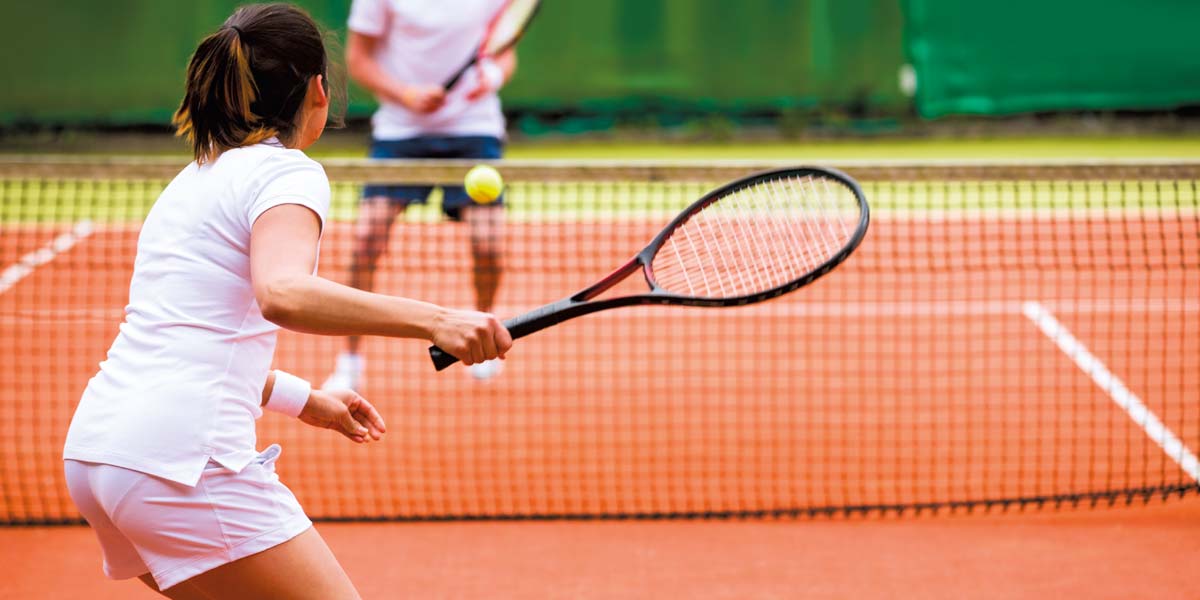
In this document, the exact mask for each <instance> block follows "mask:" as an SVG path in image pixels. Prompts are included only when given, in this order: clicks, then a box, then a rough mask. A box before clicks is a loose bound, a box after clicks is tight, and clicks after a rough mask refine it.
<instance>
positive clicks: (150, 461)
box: [63, 139, 330, 586]
mask: <svg viewBox="0 0 1200 600" xmlns="http://www.w3.org/2000/svg"><path fill="white" fill-rule="evenodd" d="M329 201H330V189H329V180H328V178H327V177H326V176H325V171H324V169H323V168H322V167H321V165H320V164H318V163H317V162H315V161H313V160H311V159H309V158H308V157H307V156H305V155H304V153H303V152H300V151H299V150H289V149H287V148H284V147H283V146H282V145H280V144H279V142H278V141H277V140H274V139H272V140H268V141H267V142H264V143H262V144H257V145H254V146H250V147H246V148H237V149H233V150H228V151H226V152H224V153H223V154H222V155H221V156H220V157H219V158H217V159H216V160H215V161H213V162H211V163H210V164H206V165H204V166H199V165H197V164H196V163H194V162H193V163H192V164H190V165H188V166H187V167H186V168H185V169H184V170H183V171H182V172H180V173H179V175H178V176H176V178H175V179H174V180H173V181H172V182H171V184H170V185H168V186H167V188H166V189H165V190H163V192H162V194H161V195H160V196H159V198H158V200H157V201H156V202H155V204H154V207H153V209H152V210H151V211H150V214H149V215H148V216H147V217H146V220H145V222H144V224H143V227H142V231H141V234H140V236H139V238H138V249H137V259H136V262H135V264H134V271H133V278H132V280H131V281H130V285H129V304H128V306H126V307H125V322H124V323H122V324H121V327H120V333H119V334H118V335H117V338H116V340H115V341H114V342H113V344H112V347H111V348H110V349H109V351H108V357H107V359H106V360H105V361H104V362H102V363H100V372H99V373H97V374H96V376H95V377H93V378H92V379H91V381H89V382H88V386H87V388H86V389H85V390H84V392H83V396H82V398H81V399H80V402H79V407H78V408H77V409H76V412H75V416H74V418H73V419H72V421H71V427H70V430H69V431H68V432H67V441H66V447H65V448H64V451H63V458H64V459H66V460H68V461H79V462H81V463H90V464H92V465H93V466H94V465H111V466H113V467H120V468H122V469H123V470H127V471H131V472H132V471H136V472H137V473H139V474H144V475H143V477H144V478H146V479H152V480H156V481H158V482H160V483H161V484H162V485H163V486H165V487H164V489H173V490H176V491H178V492H179V493H180V494H183V495H185V496H186V495H187V494H191V493H195V489H193V488H196V486H197V485H198V484H201V485H202V486H209V487H211V486H212V485H216V479H215V478H214V477H213V474H212V471H213V470H214V469H216V470H217V471H220V472H223V473H232V474H241V473H242V472H243V471H244V470H246V469H247V466H248V465H251V464H252V463H253V464H258V463H259V462H261V461H262V460H263V459H262V456H261V455H260V454H259V452H258V451H257V450H256V448H255V445H256V437H255V423H254V421H255V419H257V418H258V417H259V416H261V415H262V409H261V407H260V404H261V402H262V390H263V385H264V384H265V382H266V379H267V373H268V371H269V369H270V366H271V361H272V357H273V355H274V352H275V337H276V332H277V331H278V329H279V327H278V326H276V325H275V324H273V323H271V322H269V321H267V320H266V319H264V318H263V316H262V313H261V311H260V310H259V307H258V302H257V301H256V300H255V297H254V290H253V287H252V285H251V281H250V232H251V228H252V226H253V224H254V222H255V220H257V219H258V217H259V216H260V215H262V214H263V213H264V212H265V211H267V210H268V209H270V208H273V207H275V206H279V205H281V204H298V205H301V206H305V207H307V208H308V209H310V210H312V211H313V212H314V213H315V214H316V215H317V216H318V217H319V219H320V220H321V222H322V225H323V224H324V220H325V215H326V213H327V212H328V210H329ZM77 467H78V465H76V466H75V467H69V469H68V471H69V472H70V471H71V470H72V469H74V471H75V472H76V475H78V471H79V469H78V468H77ZM104 471H106V472H110V471H111V470H108V469H104ZM117 479H119V478H117ZM202 479H203V480H204V481H203V482H202ZM227 479H229V480H230V481H233V480H236V478H227ZM112 480H113V478H111V477H110V478H109V481H112ZM87 481H89V479H88V478H86V477H85V478H80V477H75V478H74V479H73V480H72V481H69V482H68V483H69V484H74V485H76V486H78V485H82V483H83V482H87ZM122 481H123V480H122ZM222 481H224V479H223V480H222ZM146 485H150V484H146ZM156 485H157V484H156ZM233 485H237V484H236V483H235V484H233ZM272 485H274V486H278V488H281V489H282V491H278V490H277V492H278V493H279V494H283V493H286V495H287V496H290V492H287V489H286V488H284V487H283V486H282V484H279V483H278V481H274V482H273V484H272ZM102 487H105V489H104V490H91V489H81V488H78V487H72V488H71V490H70V491H71V494H72V497H75V498H81V497H89V496H91V497H96V498H98V499H99V500H100V505H101V506H103V507H104V508H105V510H107V511H109V513H108V518H109V519H110V520H112V521H113V522H115V523H116V527H117V530H120V528H121V522H120V520H118V519H115V518H114V516H115V515H113V514H112V511H113V510H115V509H116V508H118V507H125V508H124V510H129V508H128V507H127V505H129V504H130V502H131V501H133V502H134V504H133V506H139V507H140V506H141V504H142V503H144V502H145V499H144V498H143V499H138V498H136V497H131V499H129V500H125V501H121V500H120V498H117V497H114V496H113V494H112V487H111V486H102ZM138 488H139V486H131V487H130V490H136V489H138ZM196 489H198V488H196ZM101 492H103V493H101ZM130 493H133V492H130ZM231 496H235V497H236V496H238V495H237V494H236V493H235V494H231ZM242 500H243V501H244V502H246V506H247V507H249V510H251V512H253V511H254V510H257V507H256V506H255V503H256V502H257V501H258V500H259V499H258V498H256V497H255V496H254V495H242ZM263 501H267V500H265V499H264V500H263ZM122 502H123V503H124V504H122ZM292 502H293V503H294V502H295V499H294V498H293V499H292ZM185 505H186V504H185ZM181 506H182V505H181ZM80 508H81V510H82V509H83V507H82V506H80ZM294 508H295V509H297V510H296V511H295V512H298V514H299V517H300V518H302V519H303V521H305V522H306V521H307V519H306V518H303V512H300V511H298V509H299V507H298V505H297V506H295V507H294ZM139 510H140V508H139ZM212 510H213V509H212V508H210V509H204V507H203V505H200V506H199V508H196V507H193V509H191V511H192V513H194V514H196V515H199V516H200V517H201V518H202V519H205V518H211V514H206V513H211V512H212ZM222 510H223V511H224V512H225V513H226V514H227V515H229V514H232V512H235V511H236V510H237V509H236V507H234V506H233V505H230V506H226V507H223V509H220V510H219V511H218V512H221V511H222ZM172 514H173V515H175V518H177V519H180V522H183V523H186V520H187V519H189V518H191V517H190V516H189V515H190V513H188V511H186V510H183V509H182V508H181V509H179V512H178V513H172ZM292 516H293V517H294V516H295V515H292ZM85 517H88V519H89V521H92V517H91V516H89V515H88V514H87V513H85ZM290 522H291V523H292V525H290V526H291V527H296V526H299V524H300V523H301V521H300V520H299V519H293V521H290ZM270 526H271V527H274V528H278V524H271V525H270ZM197 527H198V529H197V534H198V535H202V534H204V533H205V532H209V533H211V528H210V526H209V525H207V524H200V525H198V526H197ZM300 531H303V529H301V530H300ZM97 533H99V534H101V536H102V538H103V535H104V534H103V532H102V531H100V530H99V529H98V531H97ZM298 533H300V532H299V531H296V532H294V533H292V534H291V535H292V536H294V535H296V534H298ZM163 535H164V536H167V537H169V538H171V539H172V540H176V541H180V543H183V542H182V541H181V540H182V539H183V538H179V537H178V536H173V534H172V533H171V532H169V531H168V532H165V533H164V534H163ZM138 539H139V538H138V537H137V536H136V535H134V536H130V538H129V541H130V542H132V543H134V545H137V544H138ZM288 539H290V537H289V538H288ZM226 541H228V540H226ZM281 541H286V540H278V541H275V542H274V543H276V544H277V543H279V542H281ZM102 545H103V546H105V549H106V554H107V551H108V548H109V547H110V546H112V544H109V543H105V542H104V540H103V539H102ZM267 547H270V546H266V547H262V548H259V549H258V551H261V550H265V549H266V548H267ZM184 554H187V553H186V552H185V553H184ZM164 555H165V554H164ZM192 556H193V558H196V556H195V555H192ZM143 558H145V556H144V557H143ZM225 558H227V556H226V557H225ZM214 561H217V562H214ZM106 562H110V561H108V558H107V555H106ZM145 562H146V566H147V567H149V568H150V570H151V572H153V573H154V575H155V578H156V579H158V578H159V576H160V573H168V572H183V571H177V570H176V569H177V565H175V564H173V563H171V562H170V561H167V560H166V559H164V560H163V562H162V563H161V564H152V562H151V561H150V560H149V559H147V560H146V561H145ZM224 562H228V560H224V559H222V558H221V557H216V556H215V555H213V556H210V557H209V562H208V563H203V564H200V566H201V567H206V568H204V569H203V570H207V569H211V568H213V567H216V566H219V565H221V564H224ZM193 566H195V565H193ZM143 572H144V571H143ZM198 572H202V571H195V572H191V575H195V574H196V573H198ZM122 574H124V572H122ZM137 574H138V573H134V574H133V575H137ZM125 576H128V575H125ZM189 576H190V575H189ZM170 581H171V580H170V579H166V580H162V579H160V580H159V584H160V586H163V585H164V584H167V583H168V582H170ZM176 582H177V581H176Z"/></svg>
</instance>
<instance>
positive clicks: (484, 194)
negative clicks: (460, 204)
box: [463, 165, 504, 204]
mask: <svg viewBox="0 0 1200 600" xmlns="http://www.w3.org/2000/svg"><path fill="white" fill-rule="evenodd" d="M463 184H464V185H465V186H466V188H467V195H468V196H470V197H471V199H472V200H474V201H475V202H478V203H479V204H488V203H489V202H495V201H496V198H499V197H500V192H501V191H503V190H504V180H503V179H501V178H500V173H499V172H498V171H496V169H493V168H491V167H489V166H487V165H477V166H475V167H474V168H472V169H471V170H470V171H467V177H466V179H464V180H463Z"/></svg>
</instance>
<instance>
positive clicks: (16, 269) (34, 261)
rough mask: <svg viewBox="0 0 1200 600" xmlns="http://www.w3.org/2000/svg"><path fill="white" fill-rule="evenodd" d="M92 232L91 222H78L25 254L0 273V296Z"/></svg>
mask: <svg viewBox="0 0 1200 600" xmlns="http://www.w3.org/2000/svg"><path fill="white" fill-rule="evenodd" d="M93 230H94V228H93V226H92V222H91V221H86V220H85V221H80V222H78V223H76V224H75V226H74V227H72V228H71V230H70V231H67V232H65V233H62V234H60V235H59V236H58V237H56V238H54V239H53V240H51V241H50V243H49V244H46V245H45V246H42V247H41V248H38V249H37V250H34V251H33V252H30V253H29V254H26V255H25V256H22V257H21V260H18V261H17V262H15V263H13V264H12V265H11V266H9V267H8V268H7V269H5V270H4V272H3V273H0V294H3V293H4V292H7V291H8V288H10V287H12V286H14V285H16V283H17V282H18V281H20V280H22V279H24V278H25V276H26V275H29V274H30V273H32V272H33V270H34V269H36V268H38V267H40V266H42V265H44V264H46V263H48V262H50V261H52V260H54V257H56V256H58V255H59V254H62V253H63V252H66V251H67V250H70V249H71V247H72V246H74V245H75V244H77V243H79V240H82V239H83V238H86V237H87V236H89V235H92V231H93Z"/></svg>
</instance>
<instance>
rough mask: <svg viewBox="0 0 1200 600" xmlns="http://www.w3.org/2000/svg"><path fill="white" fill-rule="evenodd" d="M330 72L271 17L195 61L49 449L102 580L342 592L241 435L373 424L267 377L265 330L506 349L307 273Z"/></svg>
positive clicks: (270, 338)
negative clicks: (116, 281)
mask: <svg viewBox="0 0 1200 600" xmlns="http://www.w3.org/2000/svg"><path fill="white" fill-rule="evenodd" d="M327 67H328V57H327V55H326V51H325V47H324V44H323V42H322V38H321V34H320V32H319V30H318V28H317V26H316V24H315V23H314V22H313V21H312V19H311V18H309V17H308V15H306V14H304V13H303V12H301V11H300V10H298V9H296V8H293V7H291V6H288V5H283V4H272V5H255V6H248V7H244V8H241V9H239V10H238V11H237V12H235V13H234V14H233V15H232V16H231V17H230V18H229V19H228V20H227V21H226V22H225V24H224V25H223V26H222V27H221V28H220V29H219V30H218V31H217V32H216V33H214V34H212V35H210V36H209V37H207V38H206V39H204V41H202V42H201V43H200V45H199V47H198V48H197V49H196V52H195V54H194V55H193V56H192V59H191V62H190V64H189V66H188V72H187V90H186V94H185V97H184V100H183V102H182V104H181V106H180V108H179V110H178V112H177V113H176V115H175V123H176V126H177V128H178V133H179V134H180V135H182V136H185V137H186V138H187V139H188V140H189V141H190V143H191V145H192V148H193V151H194V155H195V161H194V162H192V163H191V164H189V165H188V166H187V167H186V168H185V169H184V170H183V171H182V172H181V173H180V174H179V175H178V176H177V177H176V178H175V179H174V181H172V182H171V184H170V185H168V186H167V188H166V189H165V190H164V191H163V193H162V195H161V196H159V198H158V201H157V202H156V203H155V205H154V208H153V209H152V210H151V211H150V214H149V215H148V216H147V218H146V220H145V223H144V225H143V228H142V232H141V235H140V237H139V239H138V251H137V259H136V262H135V264H134V272H133V278H132V281H131V282H130V288H129V304H128V306H127V307H126V309H125V310H126V313H125V321H124V323H122V324H121V327H120V333H119V334H118V335H117V338H116V340H115V341H114V342H113V344H112V347H111V348H110V349H109V351H108V357H107V359H106V360H105V361H104V362H102V363H101V364H100V371H99V373H98V374H97V375H96V376H95V377H93V378H92V379H91V381H90V382H89V383H88V386H87V388H86V390H85V391H84V393H83V396H82V399H81V400H80V403H79V407H78V409H77V410H76V412H75V417H74V419H73V420H72V422H71V427H70V431H69V432H68V434H67V442H66V447H65V450H64V459H65V470H66V477H67V486H68V489H69V491H70V493H71V497H72V499H73V500H74V501H75V504H76V506H77V507H78V508H79V511H80V512H81V513H82V514H83V516H84V517H85V518H86V519H87V521H88V522H89V523H90V524H91V526H92V528H93V530H94V531H95V532H96V535H97V536H98V537H99V539H100V545H101V548H102V551H103V556H104V569H105V572H106V573H107V574H108V575H109V576H110V577H112V578H118V579H119V578H128V577H140V578H141V579H142V580H143V581H144V582H145V583H146V584H147V585H149V586H150V587H152V588H153V589H155V590H158V591H160V593H162V594H163V595H165V596H167V597H169V598H177V599H196V598H323V599H328V598H357V597H358V594H357V592H356V591H355V589H354V586H353V585H352V584H351V582H350V580H349V578H348V577H347V576H346V574H345V572H344V571H343V570H342V568H341V566H340V565H339V564H338V562H337V560H336V559H335V558H334V557H333V554H332V553H331V552H330V551H329V548H328V547H327V546H326V545H325V542H324V541H323V540H322V539H321V537H320V535H319V534H318V533H317V532H316V531H315V530H314V529H313V528H312V523H311V521H309V519H308V518H307V517H306V516H305V514H304V511H303V510H302V509H301V507H300V505H299V504H298V503H297V501H296V498H295V497H294V496H293V495H292V493H291V492H290V491H289V490H288V489H287V487H285V486H284V485H283V484H282V483H280V481H279V479H278V477H277V476H276V475H275V471H274V463H275V460H276V459H277V458H278V456H279V454H280V449H279V446H277V445H272V446H270V447H268V448H267V449H266V450H265V451H263V452H257V451H256V440H255V429H254V421H255V419H256V418H258V417H259V416H260V415H261V414H262V408H264V407H265V408H267V409H274V410H277V411H279V412H283V413H285V414H289V415H292V416H298V417H299V418H300V419H301V420H302V421H304V422H305V423H308V424H310V425H315V426H318V427H326V428H330V429H333V430H335V431H338V432H339V433H341V434H343V435H345V436H346V437H348V438H350V439H351V440H353V441H355V442H359V443H367V442H370V441H373V440H378V439H380V438H381V436H382V435H383V434H384V431H385V425H384V422H383V419H382V418H381V417H380V415H379V413H378V412H377V411H376V410H375V409H374V408H373V407H372V406H371V404H370V403H369V402H367V401H366V400H365V399H363V398H362V397H360V396H358V395H357V394H355V393H354V392H351V391H341V392H322V391H319V390H312V389H311V386H310V385H309V384H308V383H307V382H305V381H303V380H301V379H299V378H297V377H295V376H292V375H289V374H287V373H284V372H282V371H269V368H270V365H271V361H272V355H273V353H274V349H275V335H276V331H277V329H278V327H279V326H282V327H287V328H289V329H293V330H297V331H303V332H309V333H319V334H329V335H350V334H354V335H364V334H365V335H384V336H393V337H410V338H424V339H427V340H430V341H432V342H434V343H436V344H438V345H439V346H441V347H442V348H445V349H447V350H448V351H450V352H451V353H452V354H455V356H458V357H459V358H462V359H463V360H464V362H470V363H478V362H480V361H484V360H491V359H494V358H497V357H502V356H503V354H504V352H505V351H506V350H508V348H509V346H510V345H511V343H512V340H511V338H510V337H509V335H508V332H507V330H505V329H504V327H503V326H502V325H500V323H499V322H498V321H497V320H496V319H495V318H494V317H493V316H491V315H489V314H486V313H481V312H474V311H457V310H449V309H445V308H442V307H439V306H436V305H432V304H428V303H424V302H419V301H415V300H409V299H404V298H397V297H389V296H384V295H379V294H372V293H368V292H363V291H360V290H356V289H353V288H350V287H346V286H342V285H339V284H336V283H333V282H331V281H327V280H324V279H320V278H318V277H316V276H315V270H316V262H317V255H318V245H319V242H320V237H321V230H322V226H323V225H324V219H325V214H326V211H327V210H328V207H329V200H330V189H329V182H328V180H327V179H326V176H325V172H324V170H323V169H322V168H321V166H320V165H319V164H317V163H316V162H314V161H312V160H311V159H309V158H308V157H306V156H305V155H304V153H303V152H302V150H303V149H305V148H307V147H308V146H309V145H311V144H312V143H313V142H314V141H316V139H317V138H318V137H319V136H320V135H321V132H322V131H323V130H324V128H325V123H326V119H327V117H328V111H329V89H330V88H329V85H328V83H327V72H328V68H327ZM347 483H348V484H352V485H356V483H354V482H347Z"/></svg>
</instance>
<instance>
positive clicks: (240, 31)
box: [229, 25, 246, 37]
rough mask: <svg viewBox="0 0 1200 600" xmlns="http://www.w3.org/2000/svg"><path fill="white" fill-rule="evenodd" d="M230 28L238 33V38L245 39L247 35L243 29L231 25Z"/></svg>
mask: <svg viewBox="0 0 1200 600" xmlns="http://www.w3.org/2000/svg"><path fill="white" fill-rule="evenodd" d="M229 28H230V29H232V30H234V31H236V32H237V34H238V37H245V35H246V32H244V31H242V29H241V28H240V27H238V26H237V25H230V26H229Z"/></svg>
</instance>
